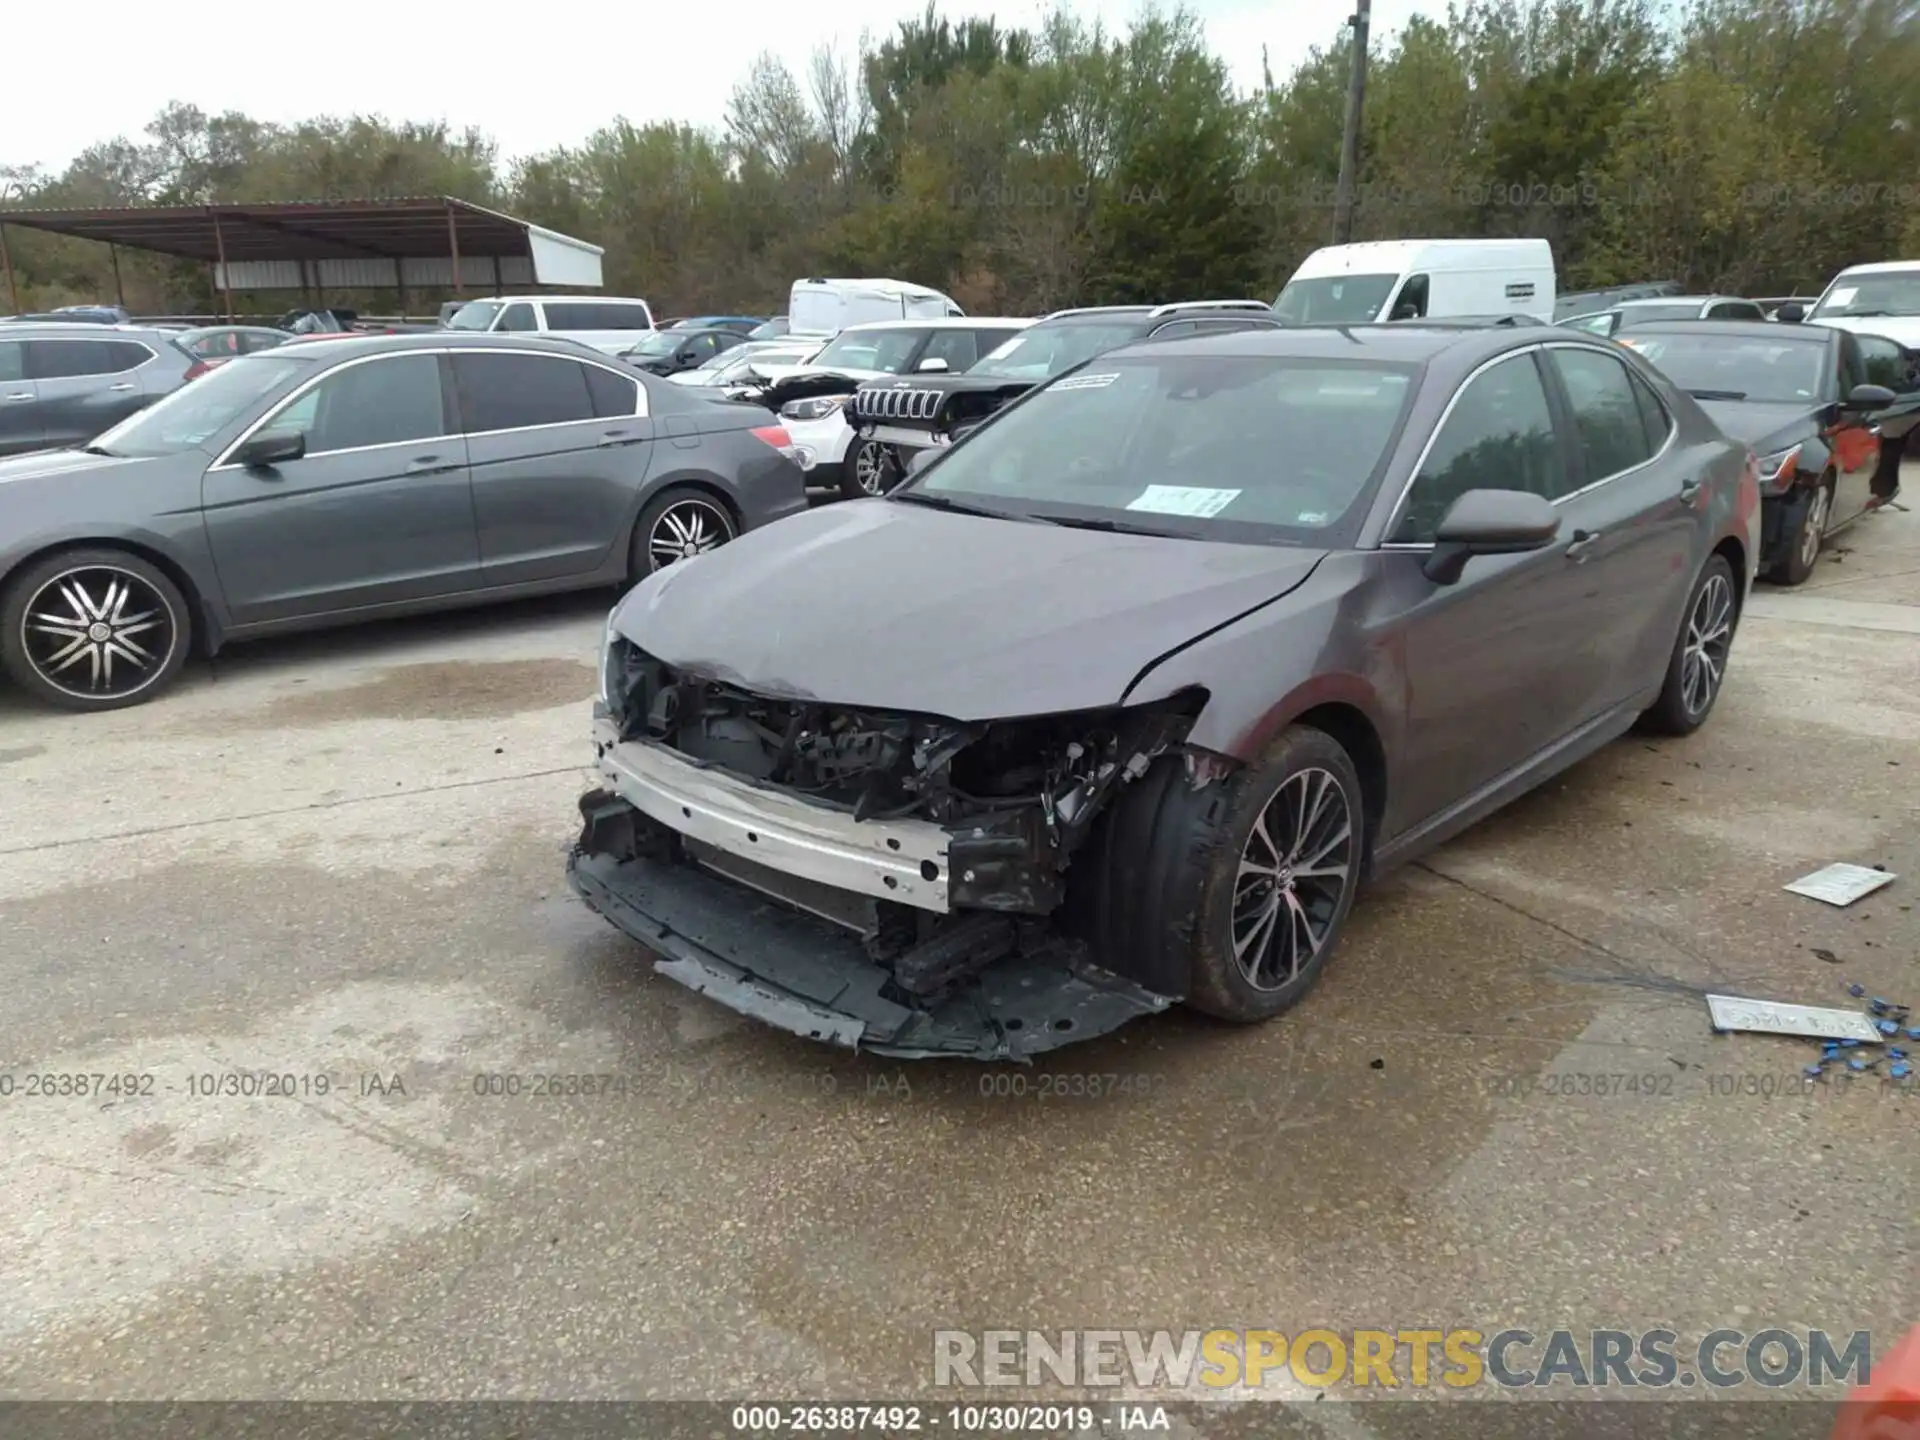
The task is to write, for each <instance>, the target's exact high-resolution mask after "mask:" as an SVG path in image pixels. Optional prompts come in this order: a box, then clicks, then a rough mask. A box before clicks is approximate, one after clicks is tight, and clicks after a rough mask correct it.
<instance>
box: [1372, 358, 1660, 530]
mask: <svg viewBox="0 0 1920 1440" xmlns="http://www.w3.org/2000/svg"><path fill="white" fill-rule="evenodd" d="M1543 350H1584V351H1587V352H1589V353H1592V354H1596V355H1601V356H1604V357H1605V358H1607V359H1609V360H1611V361H1613V363H1614V364H1616V365H1619V366H1621V367H1623V368H1630V366H1629V362H1627V361H1625V360H1622V359H1621V358H1620V357H1619V356H1618V355H1614V354H1610V353H1609V352H1608V351H1606V350H1603V349H1601V348H1600V347H1599V346H1598V345H1583V344H1581V343H1580V342H1578V341H1573V340H1543V341H1537V342H1535V343H1534V344H1532V345H1526V346H1522V347H1521V348H1520V349H1518V350H1507V351H1503V352H1502V353H1501V354H1499V355H1496V356H1494V357H1493V358H1492V359H1491V360H1487V361H1484V362H1482V363H1481V364H1479V365H1476V366H1474V368H1473V369H1472V370H1471V371H1470V372H1468V374H1467V377H1466V379H1464V380H1462V381H1461V382H1460V385H1459V388H1458V389H1456V390H1455V391H1454V392H1453V395H1452V396H1451V397H1450V398H1449V399H1448V401H1447V406H1446V409H1444V410H1442V411H1441V412H1440V418H1439V419H1438V420H1436V421H1434V424H1433V429H1432V430H1431V431H1429V432H1428V434H1427V439H1426V443H1425V444H1423V445H1422V446H1421V447H1420V454H1419V456H1418V457H1417V458H1416V459H1415V460H1414V462H1413V469H1412V472H1411V473H1410V474H1409V475H1408V476H1407V479H1406V483H1405V484H1404V485H1402V486H1401V489H1400V496H1399V498H1398V499H1397V500H1395V501H1394V505H1393V509H1392V510H1391V511H1389V512H1388V514H1387V523H1386V524H1385V525H1384V526H1382V527H1381V531H1380V533H1381V534H1382V535H1391V534H1393V532H1394V530H1395V529H1396V528H1397V527H1398V526H1399V524H1400V516H1401V512H1402V511H1403V510H1405V508H1406V504H1407V497H1408V496H1409V495H1411V494H1412V493H1413V486H1414V482H1415V481H1417V480H1418V479H1419V478H1420V471H1421V468H1422V467H1423V466H1424V465H1425V464H1426V463H1427V457H1428V456H1429V455H1430V454H1431V453H1432V451H1433V447H1434V444H1435V442H1436V441H1438V440H1439V438H1440V432H1441V431H1442V430H1444V429H1445V428H1446V425H1447V421H1448V420H1449V419H1450V418H1452V415H1453V410H1454V407H1455V406H1456V405H1458V404H1459V403H1460V397H1461V396H1462V395H1464V394H1466V393H1467V387H1468V386H1469V385H1471V384H1473V382H1474V381H1476V380H1478V379H1479V378H1480V377H1481V376H1482V375H1484V374H1486V373H1487V371H1489V370H1491V369H1493V367H1494V366H1496V365H1502V364H1505V363H1506V362H1507V361H1509V360H1513V359H1516V358H1518V357H1520V356H1522V355H1524V356H1528V357H1531V356H1532V355H1533V354H1534V353H1535V352H1536V351H1543ZM1563 383H1564V382H1563ZM1543 388H1544V387H1543ZM1649 388H1652V387H1649ZM1653 394H1654V399H1656V400H1658V401H1659V402H1660V409H1661V411H1662V412H1663V413H1664V414H1665V415H1666V417H1667V438H1666V439H1665V440H1664V441H1663V442H1662V443H1661V445H1660V448H1659V449H1658V450H1656V451H1654V452H1653V454H1651V455H1649V456H1648V457H1647V458H1646V459H1645V460H1642V461H1641V462H1640V463H1639V464H1638V465H1630V466H1628V467H1627V468H1626V469H1625V470H1616V471H1615V472H1613V473H1612V474H1611V475H1604V476H1602V477H1601V478H1600V479H1598V480H1592V481H1589V482H1588V483H1587V484H1585V485H1582V486H1581V487H1580V488H1579V489H1578V490H1569V491H1568V492H1567V493H1566V494H1565V495H1560V496H1556V497H1555V498H1554V499H1552V500H1549V501H1548V502H1547V503H1548V504H1549V505H1554V506H1558V505H1562V504H1564V503H1566V502H1567V501H1569V500H1577V499H1579V498H1580V497H1581V496H1583V495H1590V494H1592V493H1593V492H1594V491H1595V490H1598V489H1599V488H1600V487H1601V486H1602V485H1611V484H1612V483H1613V482H1614V481H1615V480H1619V479H1621V478H1622V477H1624V476H1627V475H1632V474H1635V473H1637V472H1639V471H1641V470H1644V469H1646V468H1647V467H1648V466H1649V465H1652V464H1655V463H1656V462H1658V461H1659V460H1660V459H1662V458H1663V457H1664V456H1665V455H1666V454H1667V452H1668V451H1670V450H1671V449H1673V446H1674V442H1675V441H1676V440H1677V439H1678V437H1679V434H1680V426H1679V424H1678V422H1677V421H1676V420H1675V419H1674V416H1673V413H1672V411H1670V410H1668V408H1667V402H1666V400H1665V398H1664V397H1663V396H1661V394H1660V392H1659V391H1658V390H1654V392H1653ZM1634 408H1635V410H1636V411H1637V410H1638V409H1639V406H1638V405H1637V404H1636V405H1635V407H1634ZM1433 545H1434V542H1433V541H1431V540H1382V541H1380V542H1379V543H1378V544H1376V545H1375V546H1374V548H1375V549H1376V550H1406V551H1415V550H1431V549H1433Z"/></svg>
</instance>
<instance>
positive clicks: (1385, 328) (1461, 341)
mask: <svg viewBox="0 0 1920 1440" xmlns="http://www.w3.org/2000/svg"><path fill="white" fill-rule="evenodd" d="M1547 328H1548V327H1546V326H1519V327H1511V328H1510V327H1508V326H1504V325H1458V326H1452V325H1444V324H1436V325H1415V324H1412V323H1410V322H1408V321H1398V322H1396V323H1394V324H1390V325H1389V324H1378V325H1342V326H1310V325H1276V326H1266V325H1255V326H1250V327H1248V328H1247V329H1244V330H1220V331H1214V332H1212V333H1202V334H1200V335H1193V336H1185V335H1183V336H1179V337H1177V338H1174V339H1170V340H1156V339H1151V338H1149V339H1146V340H1140V341H1135V342H1133V343H1131V344H1128V345H1126V346H1124V347H1122V349H1123V350H1124V352H1125V353H1127V354H1159V353H1162V352H1163V351H1164V352H1167V353H1174V354H1203V355H1256V356H1271V357H1274V358H1276V359H1278V358H1298V359H1303V360H1359V359H1367V360H1380V361H1385V362H1387V363H1389V364H1397V365H1420V364H1425V363H1427V362H1428V361H1431V360H1433V359H1434V358H1436V357H1437V356H1441V355H1448V356H1455V357H1457V358H1458V359H1459V361H1460V363H1462V364H1463V365H1468V366H1473V365H1478V364H1480V363H1481V362H1483V361H1485V360H1488V359H1491V358H1492V357H1494V356H1496V355H1499V354H1501V353H1503V352H1505V351H1508V350H1520V349H1524V348H1526V347H1527V346H1529V345H1538V344H1540V343H1542V341H1544V340H1547V339H1548V338H1549V337H1548V336H1547V335H1545V334H1543V333H1542V332H1543V331H1545V330H1546V329H1547ZM1723 328H1725V326H1724V323H1723ZM1756 328H1757V327H1756ZM1766 328H1767V329H1768V330H1776V329H1778V328H1779V327H1778V326H1777V325H1768V326H1767V327H1766ZM1551 339H1552V342H1553V343H1554V344H1556V345H1586V346H1588V347H1589V348H1592V349H1599V350H1603V349H1606V348H1608V347H1609V343H1610V342H1608V341H1604V340H1599V339H1595V338H1591V337H1586V336H1581V335H1568V336H1565V337H1562V336H1560V335H1553V336H1552V337H1551ZM1108 353H1109V354H1119V353H1121V351H1109V352H1108Z"/></svg>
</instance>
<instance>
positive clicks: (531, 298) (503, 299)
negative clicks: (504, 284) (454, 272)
mask: <svg viewBox="0 0 1920 1440" xmlns="http://www.w3.org/2000/svg"><path fill="white" fill-rule="evenodd" d="M475 300H493V301H497V302H498V303H500V304H502V305H511V304H516V303H519V302H526V303H529V304H531V303H535V302H540V301H553V300H558V301H561V302H562V303H563V304H567V305H646V306H647V308H648V309H649V310H651V309H652V308H653V307H652V306H651V305H649V304H648V303H647V302H646V301H645V300H641V299H638V298H636V297H635V296H632V295H474V296H471V297H469V298H468V300H467V301H465V302H464V303H467V304H471V303H473V301H475Z"/></svg>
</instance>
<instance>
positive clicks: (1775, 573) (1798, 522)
mask: <svg viewBox="0 0 1920 1440" xmlns="http://www.w3.org/2000/svg"><path fill="white" fill-rule="evenodd" d="M1832 515H1833V477H1832V476H1830V475H1829V476H1824V477H1822V479H1821V481H1820V483H1819V484H1818V485H1815V486H1813V487H1812V488H1811V489H1808V490H1805V491H1802V492H1801V494H1800V497H1799V498H1798V499H1797V500H1795V501H1794V502H1793V504H1792V505H1791V506H1790V507H1788V510H1787V523H1786V525H1785V526H1784V527H1782V528H1784V529H1785V531H1786V533H1787V548H1786V551H1785V553H1784V554H1782V555H1781V557H1780V558H1779V560H1777V561H1775V562H1774V564H1773V566H1772V567H1771V568H1770V569H1769V570H1768V571H1767V579H1769V580H1771V581H1773V583H1774V584H1776V585H1804V584H1805V583H1806V582H1807V577H1808V576H1810V575H1811V574H1813V567H1814V566H1815V565H1816V564H1818V563H1819V561H1820V546H1821V544H1822V543H1823V542H1824V541H1825V539H1826V534H1827V521H1828V520H1829V519H1830V518H1832Z"/></svg>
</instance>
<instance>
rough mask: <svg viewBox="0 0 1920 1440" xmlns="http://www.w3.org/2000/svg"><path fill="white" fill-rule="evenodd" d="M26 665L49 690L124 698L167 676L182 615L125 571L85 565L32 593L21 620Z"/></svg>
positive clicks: (91, 697) (94, 697)
mask: <svg viewBox="0 0 1920 1440" xmlns="http://www.w3.org/2000/svg"><path fill="white" fill-rule="evenodd" d="M20 629H21V636H20V638H21V642H22V648H23V649H24V650H25V652H26V657H27V662H28V663H29V664H30V665H32V666H33V669H34V673H35V674H37V675H38V676H39V677H40V678H41V679H42V680H43V681H45V682H46V683H47V684H48V685H50V686H52V687H53V688H54V689H55V690H58V691H60V692H61V693H63V694H66V695H72V696H75V697H77V698H79V699H83V700H107V699H113V700H121V699H125V698H126V697H127V696H129V695H135V694H138V693H139V692H140V691H142V690H144V689H146V688H147V686H149V685H151V684H152V683H153V682H154V681H155V680H157V679H158V678H159V677H160V675H161V674H162V673H163V672H164V671H165V670H166V667H167V662H168V661H169V660H170V659H172V657H173V651H174V647H175V646H176V645H178V644H179V643H180V617H179V616H177V615H175V614H174V613H173V607H172V605H171V604H170V603H169V602H168V601H167V599H166V597H164V596H162V595H161V594H159V593H158V592H157V591H156V590H154V588H153V587H152V586H151V585H149V584H147V582H146V581H144V580H142V579H141V578H140V577H139V576H138V575H135V574H132V573H131V572H129V571H126V570H120V569H116V568H114V567H112V566H106V565H87V566H83V567H81V568H78V569H74V570H67V571H63V572H62V573H60V574H58V575H56V576H54V577H53V578H52V579H51V580H49V581H47V583H46V584H44V585H42V586H41V587H40V588H39V589H38V590H36V591H35V592H34V593H33V597H32V598H31V599H30V600H28V602H27V608H26V611H25V613H24V615H23V616H22V617H21V621H20Z"/></svg>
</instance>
